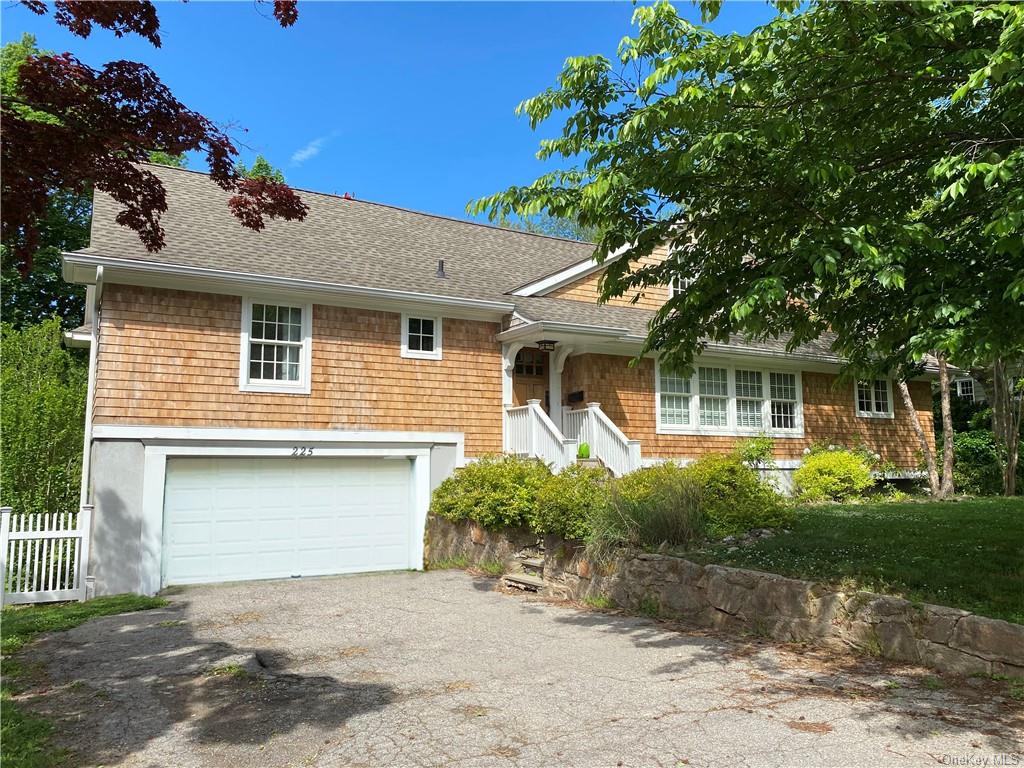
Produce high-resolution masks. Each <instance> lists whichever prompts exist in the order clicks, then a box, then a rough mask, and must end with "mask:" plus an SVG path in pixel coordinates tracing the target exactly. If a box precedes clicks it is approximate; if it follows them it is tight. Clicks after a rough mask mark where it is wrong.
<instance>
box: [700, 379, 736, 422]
mask: <svg viewBox="0 0 1024 768" xmlns="http://www.w3.org/2000/svg"><path fill="white" fill-rule="evenodd" d="M697 394H698V395H699V396H700V397H699V402H698V407H697V413H698V414H699V415H700V422H699V423H700V425H701V426H702V427H725V426H728V424H729V371H728V370H727V369H725V368H706V367H704V366H703V365H702V366H701V367H700V368H698V369H697Z"/></svg>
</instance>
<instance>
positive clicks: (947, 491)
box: [936, 353, 953, 498]
mask: <svg viewBox="0 0 1024 768" xmlns="http://www.w3.org/2000/svg"><path fill="white" fill-rule="evenodd" d="M936 359H937V360H938V361H939V401H940V403H941V404H942V487H941V488H940V489H939V496H941V497H942V498H945V497H947V496H952V495H953V414H952V411H951V409H950V407H949V367H948V366H947V365H946V356H945V355H944V354H941V353H939V354H937V355H936Z"/></svg>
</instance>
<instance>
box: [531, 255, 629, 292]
mask: <svg viewBox="0 0 1024 768" xmlns="http://www.w3.org/2000/svg"><path fill="white" fill-rule="evenodd" d="M631 247H632V246H630V245H624V246H622V247H621V248H617V249H616V250H614V251H612V252H611V253H609V254H608V255H607V256H606V257H605V258H604V259H602V260H601V261H598V260H597V258H596V257H595V256H591V257H590V258H588V259H586V260H585V261H581V262H579V263H578V264H573V265H572V266H571V267H566V268H565V269H560V270H558V271H557V272H555V273H553V274H550V275H548V276H547V277H542V278H541V279H540V280H534V281H532V282H529V283H527V284H526V285H523V286H520V287H519V288H516V289H515V290H514V291H512V292H511V293H512V295H513V296H543V295H544V294H545V293H550V292H551V291H553V290H555V289H556V288H561V287H562V286H563V285H566V284H567V283H571V282H573V281H575V280H579V279H581V278H584V277H586V276H587V275H592V274H594V273H595V272H597V271H598V270H600V269H604V268H605V267H606V266H608V263H609V262H611V261H614V260H615V259H617V258H618V257H619V256H621V255H622V254H624V253H625V252H626V251H628V250H629V249H630V248H631Z"/></svg>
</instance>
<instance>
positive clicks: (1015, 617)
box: [686, 498, 1024, 624]
mask: <svg viewBox="0 0 1024 768" xmlns="http://www.w3.org/2000/svg"><path fill="white" fill-rule="evenodd" d="M789 530H790V531H791V532H790V533H788V534H779V535H777V536H775V537H773V538H770V539H763V540H760V541H757V542H756V543H753V544H749V545H747V546H744V547H741V548H740V549H739V550H737V551H736V552H728V551H727V550H728V547H727V546H725V545H714V546H710V547H708V548H706V549H704V550H702V551H700V552H690V553H687V555H686V556H687V557H689V558H691V559H694V560H699V561H701V562H714V563H721V564H723V565H734V566H738V567H741V568H753V569H756V570H760V571H769V572H771V573H778V574H782V575H784V576H791V577H795V578H804V579H815V580H818V581H822V582H825V583H828V584H833V585H837V586H842V587H844V588H846V589H851V588H859V589H866V590H870V591H873V592H885V593H888V594H891V595H900V596H902V597H905V598H906V599H908V600H912V601H915V602H925V603H936V604H938V605H947V606H952V607H955V608H962V609H964V610H967V611H973V612H975V613H978V614H982V615H984V616H992V617H995V618H999V619H1006V620H1007V621H1013V622H1017V623H1018V624H1024V498H1015V499H1005V498H979V499H970V500H964V501H946V502H911V503H906V504H891V503H890V504H856V505H845V506H819V507H801V508H799V509H798V511H797V517H796V520H795V521H794V522H793V524H792V525H791V526H790V528H789Z"/></svg>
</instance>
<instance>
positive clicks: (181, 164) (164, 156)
mask: <svg viewBox="0 0 1024 768" xmlns="http://www.w3.org/2000/svg"><path fill="white" fill-rule="evenodd" d="M149 162H151V163H155V164H156V165H167V166H170V167H171V168H188V158H187V157H185V156H184V155H172V154H170V153H169V152H163V151H162V150H159V149H155V150H153V151H152V152H150V153H149Z"/></svg>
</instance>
